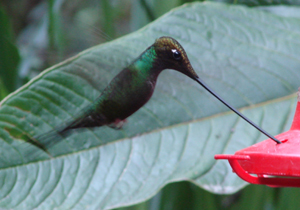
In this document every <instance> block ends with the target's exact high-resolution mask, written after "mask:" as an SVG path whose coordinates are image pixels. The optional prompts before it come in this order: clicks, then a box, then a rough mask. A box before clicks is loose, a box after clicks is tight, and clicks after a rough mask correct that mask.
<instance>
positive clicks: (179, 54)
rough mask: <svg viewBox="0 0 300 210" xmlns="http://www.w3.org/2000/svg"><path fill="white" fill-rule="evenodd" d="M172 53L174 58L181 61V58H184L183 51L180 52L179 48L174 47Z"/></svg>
mask: <svg viewBox="0 0 300 210" xmlns="http://www.w3.org/2000/svg"><path fill="white" fill-rule="evenodd" d="M172 53H173V58H174V59H175V60H178V61H180V60H181V59H182V57H181V53H180V52H179V51H178V50H176V49H172Z"/></svg>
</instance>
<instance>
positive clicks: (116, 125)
mask: <svg viewBox="0 0 300 210" xmlns="http://www.w3.org/2000/svg"><path fill="white" fill-rule="evenodd" d="M126 122H127V120H126V119H124V120H120V119H116V120H115V122H113V123H112V124H109V125H108V126H109V127H110V128H113V129H116V130H120V129H122V128H123V126H124V124H125V123H126Z"/></svg>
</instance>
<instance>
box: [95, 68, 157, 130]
mask: <svg viewBox="0 0 300 210" xmlns="http://www.w3.org/2000/svg"><path fill="white" fill-rule="evenodd" d="M156 79H157V78H155V77H148V76H147V75H145V74H143V73H141V72H136V71H132V70H130V69H124V70H123V71H121V72H120V73H119V74H118V75H117V76H116V77H115V78H114V79H113V80H112V81H111V83H110V84H109V85H108V87H107V88H106V89H105V90H104V92H103V94H102V95H101V97H100V98H101V102H100V104H99V109H98V113H99V114H100V113H101V115H104V116H105V118H106V119H107V124H110V123H113V122H115V121H116V120H124V119H126V118H127V117H129V116H130V115H132V114H133V113H134V112H136V111H137V110H138V109H140V108H141V107H142V106H143V105H145V104H146V103H147V102H148V101H149V99H150V98H151V96H152V94H153V92H154V88H155V84H156Z"/></svg>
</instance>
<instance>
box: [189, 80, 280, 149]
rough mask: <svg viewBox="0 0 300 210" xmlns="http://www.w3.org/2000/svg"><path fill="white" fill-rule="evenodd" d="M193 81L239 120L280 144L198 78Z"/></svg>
mask: <svg viewBox="0 0 300 210" xmlns="http://www.w3.org/2000/svg"><path fill="white" fill-rule="evenodd" d="M195 80H196V81H197V82H198V83H199V84H200V85H201V86H202V87H204V88H205V89H206V90H207V91H208V92H210V93H211V94H212V95H213V96H215V97H216V98H217V99H219V101H221V102H222V103H223V104H224V105H225V106H227V107H228V108H229V109H231V110H232V111H234V112H235V113H236V114H237V115H239V116H240V117H241V118H243V119H244V120H245V121H247V122H248V123H250V124H251V125H252V126H253V127H255V128H256V129H257V130H259V131H260V132H261V133H263V134H265V135H266V136H267V137H269V138H270V139H272V140H274V141H275V142H276V143H277V144H281V143H282V142H281V141H279V140H278V139H276V138H275V137H274V136H272V135H270V134H269V133H267V132H266V131H264V130H263V129H262V128H260V127H259V126H257V125H256V124H255V123H254V122H252V121H251V120H249V119H248V118H247V117H245V116H244V115H243V114H242V113H240V112H239V111H238V110H236V109H235V108H234V107H232V106H231V105H230V104H228V103H227V102H226V101H224V100H223V99H222V98H221V97H220V96H218V94H217V93H215V92H214V91H213V90H212V89H210V88H209V87H208V86H207V85H206V84H205V83H204V82H203V81H202V80H201V79H200V78H195Z"/></svg>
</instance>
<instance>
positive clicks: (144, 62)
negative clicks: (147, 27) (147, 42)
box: [132, 46, 157, 72]
mask: <svg viewBox="0 0 300 210" xmlns="http://www.w3.org/2000/svg"><path fill="white" fill-rule="evenodd" d="M156 57H157V55H156V52H155V49H154V46H151V47H150V48H148V49H147V50H146V51H145V52H144V53H142V54H141V55H140V57H138V58H137V60H135V62H133V64H132V65H133V66H134V68H136V69H138V70H140V71H145V72H149V71H150V70H151V68H152V67H153V63H154V62H155V59H156Z"/></svg>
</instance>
